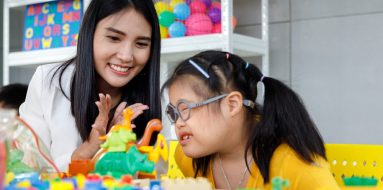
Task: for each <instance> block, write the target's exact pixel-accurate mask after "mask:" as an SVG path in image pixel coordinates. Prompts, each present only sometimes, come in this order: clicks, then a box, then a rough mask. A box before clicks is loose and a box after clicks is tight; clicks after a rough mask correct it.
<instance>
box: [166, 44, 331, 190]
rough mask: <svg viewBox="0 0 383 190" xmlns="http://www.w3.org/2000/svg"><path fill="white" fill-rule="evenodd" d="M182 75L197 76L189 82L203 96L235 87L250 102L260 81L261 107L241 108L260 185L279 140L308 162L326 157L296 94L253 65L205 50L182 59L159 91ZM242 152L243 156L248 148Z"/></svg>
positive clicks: (199, 164) (202, 169) (206, 160)
mask: <svg viewBox="0 0 383 190" xmlns="http://www.w3.org/2000/svg"><path fill="white" fill-rule="evenodd" d="M190 59H191V60H193V61H194V62H195V63H196V64H198V65H199V66H200V67H201V68H202V69H203V70H205V71H206V72H207V73H208V74H209V75H210V77H209V78H206V77H205V76H204V75H203V74H202V73H201V72H200V71H198V70H197V69H196V68H195V67H194V66H193V65H191V64H190V63H189V60H190ZM186 75H188V76H193V77H195V78H198V79H200V80H193V81H195V82H197V83H201V84H199V85H198V86H203V87H205V88H206V89H208V90H207V91H206V92H202V93H205V94H201V91H199V92H196V94H198V95H201V96H202V97H203V98H209V97H212V96H216V95H221V94H223V93H229V92H231V91H239V92H240V93H241V94H242V95H243V97H244V99H248V100H253V101H255V99H256V98H257V96H259V95H258V92H257V83H258V82H260V81H261V80H262V82H263V84H264V86H265V94H264V102H263V106H262V107H261V106H260V105H257V106H255V108H254V109H251V108H248V107H246V109H247V111H246V116H245V117H246V121H248V122H247V123H246V126H247V127H248V128H247V130H248V131H249V133H248V134H249V139H248V142H247V145H246V150H249V149H250V150H251V154H252V156H253V159H254V161H255V163H256V164H257V166H258V168H259V170H260V172H261V174H262V176H263V179H264V182H265V183H267V182H269V181H270V176H269V174H270V172H269V168H270V161H271V157H272V155H273V153H274V151H275V149H276V148H277V147H278V146H279V145H281V144H282V143H286V144H288V145H289V146H290V147H291V148H292V149H294V151H295V152H296V153H297V154H298V155H299V156H300V157H301V158H302V159H303V160H304V161H306V162H308V163H311V162H314V157H315V156H321V157H323V158H325V159H326V155H325V149H324V144H323V140H322V137H321V136H320V134H319V132H318V130H317V128H316V126H315V124H314V122H313V121H312V120H311V118H310V116H309V114H308V112H307V111H306V108H305V107H304V105H303V103H302V101H301V100H300V98H299V97H298V95H297V94H296V93H295V92H293V91H292V90H291V89H290V88H289V87H287V86H286V85H285V84H283V83H282V82H280V81H278V80H276V79H273V78H271V77H263V74H262V73H261V71H260V70H259V69H258V68H257V67H256V66H255V65H252V64H249V63H247V62H246V61H244V60H243V59H242V58H240V57H239V56H237V55H234V54H230V53H227V52H221V51H205V52H202V53H199V54H197V55H195V56H193V57H191V58H189V59H187V60H185V61H183V62H181V63H180V64H179V65H178V66H177V67H176V68H175V70H174V73H173V75H171V77H170V78H169V79H168V80H167V81H166V82H165V83H164V85H163V87H162V90H161V91H163V90H164V89H165V88H169V87H170V86H171V85H172V84H173V83H174V82H175V81H177V80H178V79H180V78H182V77H183V76H186ZM245 152H246V153H245V155H244V156H245V159H247V151H245ZM211 159H212V155H209V156H206V157H201V158H196V159H193V165H194V171H195V176H197V175H198V174H202V175H203V176H206V174H207V170H208V168H209V164H210V161H211ZM246 162H247V161H246ZM248 167H249V166H248Z"/></svg>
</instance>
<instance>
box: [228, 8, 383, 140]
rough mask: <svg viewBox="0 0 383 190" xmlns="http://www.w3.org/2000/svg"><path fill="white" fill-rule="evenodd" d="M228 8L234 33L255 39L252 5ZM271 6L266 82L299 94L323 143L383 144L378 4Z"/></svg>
mask: <svg viewBox="0 0 383 190" xmlns="http://www.w3.org/2000/svg"><path fill="white" fill-rule="evenodd" d="M234 2H235V3H239V6H238V7H240V8H237V11H235V12H234V13H235V14H236V13H238V14H239V15H238V16H237V17H238V18H239V19H238V20H239V23H238V24H239V27H238V31H240V32H243V33H247V34H252V35H254V33H257V32H258V30H259V20H260V19H259V16H257V15H256V13H254V11H250V10H247V9H246V8H244V4H245V3H250V4H252V3H253V4H254V3H255V1H254V0H235V1H234ZM269 3H270V21H271V25H270V64H271V70H270V74H271V76H273V77H275V78H278V79H281V80H282V81H284V82H286V84H288V85H290V86H291V87H292V88H293V89H294V90H295V91H296V92H298V93H299V94H300V96H301V97H302V99H303V101H304V102H305V104H306V106H307V108H308V110H309V112H310V114H311V116H312V117H313V119H314V121H315V122H316V124H317V126H318V128H319V130H320V132H321V133H322V135H323V137H324V139H325V141H326V142H327V143H365V144H383V140H382V135H381V134H383V126H382V125H383V124H382V122H381V117H382V116H383V100H382V97H383V85H382V82H383V75H382V74H381V73H383V64H382V63H383V53H382V50H383V1H381V0H365V1H363V2H362V1H359V0H337V1H333V0H321V1H318V0H290V1H285V0H270V1H269ZM241 7H242V8H241ZM258 9H259V8H258ZM243 18H245V19H243ZM250 18H254V19H250Z"/></svg>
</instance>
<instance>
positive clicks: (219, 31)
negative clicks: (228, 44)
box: [211, 23, 222, 33]
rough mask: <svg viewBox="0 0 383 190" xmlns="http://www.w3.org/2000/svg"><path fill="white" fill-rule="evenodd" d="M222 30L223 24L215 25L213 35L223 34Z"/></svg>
mask: <svg viewBox="0 0 383 190" xmlns="http://www.w3.org/2000/svg"><path fill="white" fill-rule="evenodd" d="M221 30H222V25H221V23H218V24H214V25H213V29H212V31H211V32H212V33H221Z"/></svg>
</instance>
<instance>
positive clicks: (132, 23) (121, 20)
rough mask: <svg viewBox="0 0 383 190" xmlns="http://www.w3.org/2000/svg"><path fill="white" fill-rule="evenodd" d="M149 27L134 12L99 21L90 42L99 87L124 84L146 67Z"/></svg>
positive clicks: (130, 11)
mask: <svg viewBox="0 0 383 190" xmlns="http://www.w3.org/2000/svg"><path fill="white" fill-rule="evenodd" d="M151 36H152V28H151V26H150V23H149V22H147V21H146V20H145V18H144V16H143V15H142V14H141V13H139V12H137V11H136V10H134V9H128V10H126V11H122V12H119V13H117V14H114V15H111V16H108V17H106V18H104V19H102V20H101V21H100V22H99V23H98V24H97V27H96V31H95V34H94V39H93V53H94V60H95V63H94V64H95V68H96V71H97V73H98V74H99V75H100V84H99V85H100V88H105V87H106V88H119V87H122V86H124V85H126V84H127V83H128V82H129V81H130V80H132V78H133V77H135V76H136V75H137V74H138V73H139V72H140V71H141V70H142V69H143V68H144V66H145V65H146V63H147V61H148V60H149V56H150V46H151V44H150V43H151Z"/></svg>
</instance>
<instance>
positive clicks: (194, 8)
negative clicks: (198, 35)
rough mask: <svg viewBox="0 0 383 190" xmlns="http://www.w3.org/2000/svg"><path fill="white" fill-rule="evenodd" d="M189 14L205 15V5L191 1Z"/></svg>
mask: <svg viewBox="0 0 383 190" xmlns="http://www.w3.org/2000/svg"><path fill="white" fill-rule="evenodd" d="M190 12H191V14H196V13H206V5H205V4H204V3H202V2H200V1H193V2H191V3H190Z"/></svg>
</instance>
